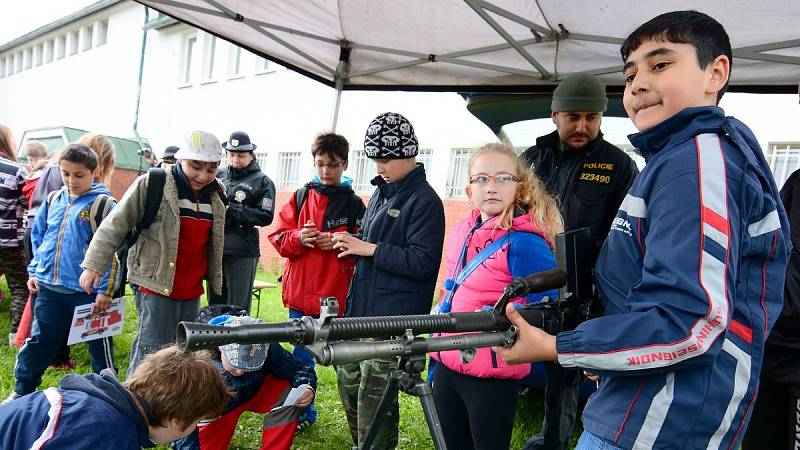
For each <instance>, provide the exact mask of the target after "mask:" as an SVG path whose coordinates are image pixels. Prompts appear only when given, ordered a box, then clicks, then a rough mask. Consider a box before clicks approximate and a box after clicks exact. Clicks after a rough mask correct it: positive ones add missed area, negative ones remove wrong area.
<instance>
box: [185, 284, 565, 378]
mask: <svg viewBox="0 0 800 450" xmlns="http://www.w3.org/2000/svg"><path fill="white" fill-rule="evenodd" d="M565 279H566V275H565V273H564V271H563V270H560V269H553V270H548V271H544V272H538V273H535V274H533V275H530V276H527V277H520V278H517V279H516V280H514V282H512V283H511V284H509V285H508V286H507V287H506V288H505V290H504V291H503V295H502V296H501V297H500V299H499V300H498V301H497V303H496V304H495V307H494V309H493V310H492V311H477V312H470V313H449V314H438V315H431V314H424V315H408V316H377V317H336V316H337V313H338V302H337V301H336V299H335V298H333V297H327V298H323V299H321V308H320V317H319V319H315V318H312V317H309V316H304V317H301V318H298V319H292V320H290V321H288V322H280V323H266V324H251V325H240V326H238V327H219V326H215V325H208V324H203V323H194V322H181V323H179V324H178V329H177V343H178V346H179V347H180V348H181V349H182V350H183V351H192V350H200V349H206V348H214V347H219V346H221V345H226V344H231V343H242V344H246V343H261V342H289V343H292V344H296V345H297V344H300V345H305V346H306V348H307V349H308V350H309V351H310V352H311V353H312V354H313V355H314V358H315V359H316V360H317V362H318V363H319V364H323V365H331V364H346V363H349V362H355V361H363V360H365V359H370V358H376V357H394V356H404V355H412V354H425V353H428V352H438V351H447V350H469V349H474V348H478V347H491V346H504V345H511V344H513V342H514V335H515V333H516V328H515V327H512V326H511V322H509V320H508V318H507V317H506V314H505V307H506V305H507V304H508V302H509V300H511V299H514V298H517V297H521V296H524V295H526V294H528V293H529V292H541V291H547V290H551V289H554V288H557V287H560V286H562V285H563V284H564V282H565ZM561 306H562V302H558V301H552V300H550V299H547V300H545V301H543V302H540V303H535V304H531V305H526V306H525V307H523V308H521V309H519V312H520V314H522V316H523V317H524V318H525V320H526V321H527V322H528V323H530V324H531V325H534V326H536V327H539V328H541V329H543V330H545V331H547V332H549V333H557V332H558V331H559V330H560V328H561V326H560V318H559V317H560V314H556V313H554V312H555V311H558V310H559V309H560V308H561ZM442 332H444V333H466V332H482V333H478V334H466V335H458V336H446V337H432V338H424V337H422V336H420V335H424V334H430V333H442ZM387 336H400V337H397V338H392V339H384V340H379V341H371V342H366V341H357V340H358V339H363V338H380V339H383V338H385V337H387Z"/></svg>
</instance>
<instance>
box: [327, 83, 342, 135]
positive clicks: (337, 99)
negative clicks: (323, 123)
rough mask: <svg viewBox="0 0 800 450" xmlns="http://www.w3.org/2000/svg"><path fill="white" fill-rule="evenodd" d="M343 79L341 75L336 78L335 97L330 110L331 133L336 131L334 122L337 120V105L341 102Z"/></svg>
mask: <svg viewBox="0 0 800 450" xmlns="http://www.w3.org/2000/svg"><path fill="white" fill-rule="evenodd" d="M343 87H344V81H343V80H342V78H341V77H337V78H336V97H335V98H334V100H333V110H332V111H331V127H330V128H331V133H335V132H336V124H337V122H338V121H339V105H340V104H341V102H342V88H343Z"/></svg>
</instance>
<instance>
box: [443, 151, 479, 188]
mask: <svg viewBox="0 0 800 450" xmlns="http://www.w3.org/2000/svg"><path fill="white" fill-rule="evenodd" d="M474 152H475V149H472V148H454V149H453V150H452V151H451V153H450V169H449V170H448V172H447V196H448V197H466V194H465V193H464V188H465V187H466V186H467V183H468V182H469V173H468V172H467V169H468V167H467V166H468V165H469V158H470V157H471V156H472V153H474Z"/></svg>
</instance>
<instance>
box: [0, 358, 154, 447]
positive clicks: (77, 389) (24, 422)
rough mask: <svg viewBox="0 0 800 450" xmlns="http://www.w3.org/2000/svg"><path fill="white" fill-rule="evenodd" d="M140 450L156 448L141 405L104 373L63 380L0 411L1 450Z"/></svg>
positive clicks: (112, 376)
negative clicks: (55, 386) (57, 384)
mask: <svg viewBox="0 0 800 450" xmlns="http://www.w3.org/2000/svg"><path fill="white" fill-rule="evenodd" d="M45 444H46V445H45ZM142 447H145V448H151V447H155V444H154V443H153V442H152V441H151V440H150V438H149V436H148V426H147V421H146V419H145V415H144V410H143V409H142V405H141V404H140V403H139V402H137V401H136V400H135V399H134V396H133V394H132V393H131V392H130V391H129V390H127V389H126V388H125V386H123V385H122V384H120V383H119V382H118V381H117V379H116V378H115V377H114V374H113V372H111V371H110V370H109V369H106V370H104V371H103V372H102V373H101V374H100V375H96V374H89V375H83V376H81V375H73V374H70V375H67V376H65V377H64V379H63V380H62V381H61V387H59V388H49V389H46V390H44V391H36V392H34V393H32V394H29V395H26V396H24V397H22V398H20V399H18V400H14V401H13V402H10V403H8V404H6V405H3V406H0V448H2V449H4V450H23V449H25V450H27V449H31V448H35V449H39V448H44V449H47V450H60V449H64V450H66V449H69V450H78V449H87V450H88V449H93V450H95V449H114V450H138V449H140V448H142Z"/></svg>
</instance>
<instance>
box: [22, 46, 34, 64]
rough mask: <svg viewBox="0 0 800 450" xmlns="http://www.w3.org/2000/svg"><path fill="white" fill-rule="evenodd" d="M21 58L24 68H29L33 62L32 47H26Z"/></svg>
mask: <svg viewBox="0 0 800 450" xmlns="http://www.w3.org/2000/svg"><path fill="white" fill-rule="evenodd" d="M23 58H24V59H23V63H24V67H25V69H30V68H31V67H32V63H33V49H32V48H30V47H28V48H26V49H25V53H24V56H23Z"/></svg>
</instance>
